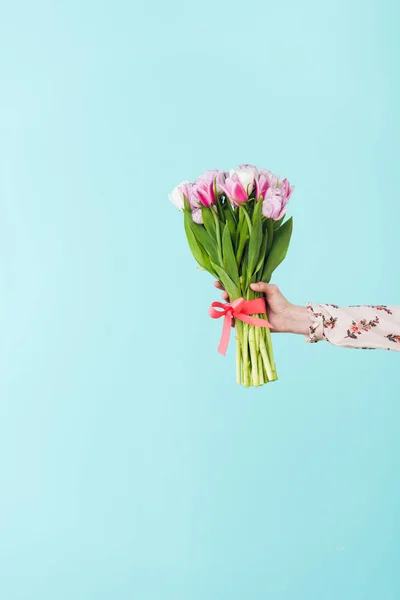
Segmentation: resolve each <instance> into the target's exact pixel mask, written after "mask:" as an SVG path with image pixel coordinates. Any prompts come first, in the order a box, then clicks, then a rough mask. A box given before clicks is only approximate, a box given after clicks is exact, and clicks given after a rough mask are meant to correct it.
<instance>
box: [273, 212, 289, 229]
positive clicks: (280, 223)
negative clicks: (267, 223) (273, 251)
mask: <svg viewBox="0 0 400 600" xmlns="http://www.w3.org/2000/svg"><path fill="white" fill-rule="evenodd" d="M285 217H286V215H283V217H282V218H281V219H279V221H274V220H273V219H271V221H272V224H273V227H274V231H276V230H277V229H279V227H280V226H281V225H282V223H283V221H284V220H285Z"/></svg>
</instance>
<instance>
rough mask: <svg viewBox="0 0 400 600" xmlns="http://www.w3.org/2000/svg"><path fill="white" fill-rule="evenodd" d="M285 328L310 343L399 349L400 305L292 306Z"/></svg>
mask: <svg viewBox="0 0 400 600" xmlns="http://www.w3.org/2000/svg"><path fill="white" fill-rule="evenodd" d="M284 330H285V331H287V332H291V333H298V334H302V335H305V336H306V337H307V341H309V342H318V341H320V340H326V341H327V342H330V343H331V344H334V345H336V346H343V347H347V348H380V349H385V350H395V351H400V307H399V306H381V305H379V306H372V305H371V306H348V307H338V306H336V305H332V304H317V305H311V304H309V305H308V306H307V307H305V306H291V307H290V308H289V310H288V315H287V322H286V324H285V327H284Z"/></svg>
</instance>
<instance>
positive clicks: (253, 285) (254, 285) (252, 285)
mask: <svg viewBox="0 0 400 600" xmlns="http://www.w3.org/2000/svg"><path fill="white" fill-rule="evenodd" d="M250 287H251V289H252V290H254V288H257V287H258V283H251V284H250Z"/></svg>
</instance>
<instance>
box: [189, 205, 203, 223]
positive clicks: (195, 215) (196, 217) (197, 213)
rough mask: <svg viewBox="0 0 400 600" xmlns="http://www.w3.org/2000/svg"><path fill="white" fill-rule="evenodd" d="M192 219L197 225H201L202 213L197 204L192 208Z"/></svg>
mask: <svg viewBox="0 0 400 600" xmlns="http://www.w3.org/2000/svg"><path fill="white" fill-rule="evenodd" d="M192 219H193V221H194V222H195V223H197V224H198V225H203V215H202V214H201V208H200V207H199V206H198V207H194V208H192Z"/></svg>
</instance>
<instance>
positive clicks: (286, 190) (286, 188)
mask: <svg viewBox="0 0 400 600" xmlns="http://www.w3.org/2000/svg"><path fill="white" fill-rule="evenodd" d="M282 189H283V191H284V194H285V198H286V199H287V200H289V198H290V196H291V195H292V192H293V190H294V187H293V186H291V185H290V183H289V182H288V180H287V179H284V180H283V181H282Z"/></svg>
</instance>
